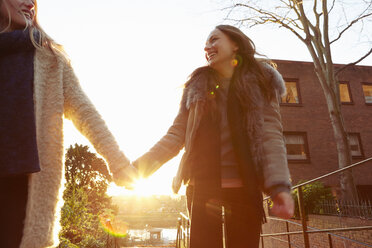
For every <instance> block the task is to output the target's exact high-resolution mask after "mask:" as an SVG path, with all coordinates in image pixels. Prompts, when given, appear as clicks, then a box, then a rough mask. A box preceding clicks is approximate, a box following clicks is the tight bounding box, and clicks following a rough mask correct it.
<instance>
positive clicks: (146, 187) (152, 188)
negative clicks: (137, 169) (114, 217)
mask: <svg viewBox="0 0 372 248" xmlns="http://www.w3.org/2000/svg"><path fill="white" fill-rule="evenodd" d="M107 194H108V195H109V196H126V195H136V196H152V195H173V192H172V189H171V186H170V185H167V184H164V183H162V182H161V181H158V180H155V178H150V179H139V180H137V181H136V182H135V183H134V184H133V189H126V188H125V187H119V186H117V185H115V184H114V183H111V184H110V185H109V188H108V189H107Z"/></svg>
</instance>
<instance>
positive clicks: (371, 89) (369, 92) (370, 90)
mask: <svg viewBox="0 0 372 248" xmlns="http://www.w3.org/2000/svg"><path fill="white" fill-rule="evenodd" d="M362 87H363V93H364V99H365V101H366V103H367V104H372V83H363V85H362Z"/></svg>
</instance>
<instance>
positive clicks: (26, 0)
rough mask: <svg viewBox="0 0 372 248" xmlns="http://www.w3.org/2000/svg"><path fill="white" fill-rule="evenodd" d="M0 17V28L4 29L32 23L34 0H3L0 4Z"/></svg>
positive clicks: (13, 28) (21, 26) (21, 27)
mask: <svg viewBox="0 0 372 248" xmlns="http://www.w3.org/2000/svg"><path fill="white" fill-rule="evenodd" d="M0 17H1V20H0V25H1V29H6V30H5V31H12V30H15V29H23V28H25V27H27V26H28V25H31V24H32V23H33V20H34V18H35V0H3V1H1V6H0ZM9 20H10V26H9Z"/></svg>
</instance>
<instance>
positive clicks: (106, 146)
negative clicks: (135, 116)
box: [63, 63, 136, 185]
mask: <svg viewBox="0 0 372 248" xmlns="http://www.w3.org/2000/svg"><path fill="white" fill-rule="evenodd" d="M63 91H64V102H65V103H64V114H65V117H66V118H67V119H70V120H72V122H73V123H74V125H75V127H76V128H77V129H78V130H79V131H80V132H81V133H82V134H83V135H84V136H85V137H86V138H87V139H88V140H89V141H90V142H91V143H92V145H93V146H94V148H95V149H96V151H97V152H98V153H99V154H100V155H102V156H103V157H104V158H105V160H106V162H107V163H108V165H109V169H110V172H111V173H112V175H113V179H114V182H115V183H116V184H118V185H124V184H126V183H129V182H130V181H132V177H134V176H135V174H136V171H135V169H134V168H133V167H132V166H131V165H130V162H129V160H128V158H127V157H126V156H125V155H124V153H123V152H122V151H121V150H120V149H119V146H118V144H117V142H116V140H115V138H114V137H113V135H112V134H111V132H110V131H109V130H108V128H107V126H106V124H105V122H104V121H103V119H102V117H101V115H100V114H99V113H98V112H97V110H96V109H95V107H94V106H93V104H92V103H91V101H90V100H89V99H88V97H87V96H86V95H85V93H84V92H83V90H82V88H81V86H80V84H79V81H78V79H77V77H76V76H75V73H74V72H73V69H72V68H71V66H70V65H69V64H67V63H66V65H65V66H64V71H63Z"/></svg>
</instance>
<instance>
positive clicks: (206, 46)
mask: <svg viewBox="0 0 372 248" xmlns="http://www.w3.org/2000/svg"><path fill="white" fill-rule="evenodd" d="M211 47H212V46H211V44H210V43H209V42H208V43H206V44H205V47H204V51H205V52H208V50H210V49H211Z"/></svg>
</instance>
